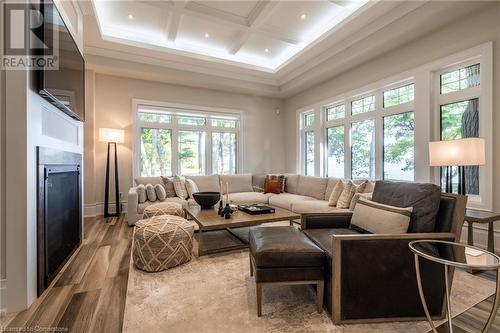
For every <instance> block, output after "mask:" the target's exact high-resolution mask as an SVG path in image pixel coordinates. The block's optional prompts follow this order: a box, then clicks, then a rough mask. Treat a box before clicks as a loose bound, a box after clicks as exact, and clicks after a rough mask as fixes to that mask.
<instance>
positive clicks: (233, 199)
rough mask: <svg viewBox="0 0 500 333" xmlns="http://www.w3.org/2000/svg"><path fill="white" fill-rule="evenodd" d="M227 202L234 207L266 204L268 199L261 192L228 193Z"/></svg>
mask: <svg viewBox="0 0 500 333" xmlns="http://www.w3.org/2000/svg"><path fill="white" fill-rule="evenodd" d="M228 198H229V202H230V203H232V204H235V205H242V204H267V203H268V202H269V197H268V196H267V195H265V194H264V193H261V192H238V193H229V195H228Z"/></svg>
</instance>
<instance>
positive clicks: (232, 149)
mask: <svg viewBox="0 0 500 333" xmlns="http://www.w3.org/2000/svg"><path fill="white" fill-rule="evenodd" d="M221 127H225V126H221ZM212 172H213V173H216V174H221V175H222V174H223V175H231V174H235V173H236V133H223V132H222V133H220V132H214V133H212Z"/></svg>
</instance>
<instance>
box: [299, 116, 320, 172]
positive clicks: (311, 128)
mask: <svg viewBox="0 0 500 333" xmlns="http://www.w3.org/2000/svg"><path fill="white" fill-rule="evenodd" d="M310 114H312V115H314V122H313V124H312V125H310V126H306V122H305V119H306V116H307V115H310ZM298 122H299V128H300V142H299V147H300V155H299V156H298V160H299V163H300V170H301V173H302V174H304V175H305V174H306V140H305V138H306V137H305V135H306V132H311V131H312V132H313V133H314V147H315V153H314V175H316V174H317V170H316V167H317V165H318V163H317V161H318V160H317V159H316V158H317V156H316V146H317V144H316V143H317V142H318V138H317V136H316V135H317V133H316V125H317V123H318V122H319V121H318V117H317V114H316V112H315V110H314V109H308V110H305V111H300V112H299V119H298Z"/></svg>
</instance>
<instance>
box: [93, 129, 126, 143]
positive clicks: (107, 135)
mask: <svg viewBox="0 0 500 333" xmlns="http://www.w3.org/2000/svg"><path fill="white" fill-rule="evenodd" d="M99 141H101V142H115V143H123V142H124V141H125V131H124V130H122V129H116V128H99Z"/></svg>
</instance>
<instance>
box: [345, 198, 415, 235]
mask: <svg viewBox="0 0 500 333" xmlns="http://www.w3.org/2000/svg"><path fill="white" fill-rule="evenodd" d="M412 211H413V207H408V208H400V207H395V206H389V205H384V204H381V203H377V202H374V201H371V200H366V199H364V198H360V199H359V201H358V203H357V204H356V207H355V208H354V212H353V213H352V218H351V225H350V228H352V229H354V230H357V231H360V232H363V233H373V234H403V233H406V232H407V231H408V226H409V225H410V218H411V213H412Z"/></svg>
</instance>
